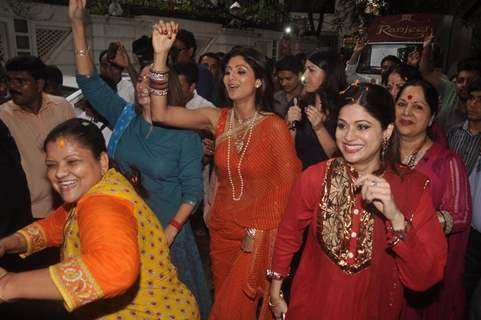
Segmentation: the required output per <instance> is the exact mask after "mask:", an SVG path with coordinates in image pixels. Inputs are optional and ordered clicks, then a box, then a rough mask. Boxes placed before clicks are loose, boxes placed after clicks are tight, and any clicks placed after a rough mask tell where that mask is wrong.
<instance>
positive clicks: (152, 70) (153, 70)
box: [149, 63, 169, 73]
mask: <svg viewBox="0 0 481 320" xmlns="http://www.w3.org/2000/svg"><path fill="white" fill-rule="evenodd" d="M149 70H150V72H153V73H168V72H169V67H167V66H166V67H165V69H164V70H155V69H154V64H153V63H152V64H151V65H150V67H149Z"/></svg>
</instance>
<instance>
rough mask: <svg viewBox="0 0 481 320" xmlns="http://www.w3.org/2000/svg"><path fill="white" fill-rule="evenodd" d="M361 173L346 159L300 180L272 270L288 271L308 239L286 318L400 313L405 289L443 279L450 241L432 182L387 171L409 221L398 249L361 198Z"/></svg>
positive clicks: (416, 175)
mask: <svg viewBox="0 0 481 320" xmlns="http://www.w3.org/2000/svg"><path fill="white" fill-rule="evenodd" d="M355 175H356V173H355V172H354V170H353V169H352V168H350V167H349V166H348V165H347V164H346V163H345V161H344V160H343V159H342V158H336V159H331V160H328V161H325V162H321V163H320V164H317V165H314V166H312V167H310V168H308V169H307V170H305V171H304V172H303V174H302V175H301V177H300V178H299V179H298V181H297V182H296V184H295V186H294V188H293V190H292V192H291V195H290V198H289V205H288V208H287V211H286V214H285V216H284V218H283V221H282V223H281V225H280V227H279V232H278V236H277V240H276V244H275V249H274V257H273V262H272V270H273V271H275V272H278V273H280V274H283V275H286V274H288V272H289V265H290V262H291V259H292V256H293V254H294V253H295V252H296V251H297V250H298V248H299V247H300V245H301V242H302V235H303V231H304V230H305V228H309V230H308V231H309V232H308V237H307V242H306V246H305V248H304V252H303V255H302V258H301V261H300V265H299V268H298V270H297V272H296V276H295V277H294V281H293V285H292V290H291V301H290V304H289V308H288V311H287V317H286V318H287V319H302V320H309V319H312V320H314V319H315V320H322V319H329V320H332V319H336V320H343V319H346V320H347V319H358V320H364V319H366V320H368V319H369V320H375V319H383V320H389V319H393V320H394V319H399V315H400V312H401V309H402V307H403V305H404V303H405V300H404V296H403V288H404V287H407V288H410V289H413V290H418V291H422V290H426V289H428V288H429V287H431V286H433V285H434V284H435V283H437V282H438V281H440V280H441V279H442V277H443V270H444V267H445V265H446V258H447V244H446V238H445V236H444V234H443V231H442V230H441V227H440V225H439V222H438V219H437V216H436V214H435V212H434V209H433V204H432V200H431V195H430V190H429V181H428V180H427V179H426V178H425V177H424V176H423V175H421V174H419V173H417V172H415V171H412V170H406V169H405V168H399V174H396V173H394V172H392V171H391V170H387V171H386V172H385V173H384V178H385V179H386V180H387V181H388V182H389V184H390V186H391V190H392V192H393V196H394V200H395V202H396V205H397V206H398V208H399V210H400V211H401V212H402V213H403V214H404V216H405V218H406V220H408V221H410V222H411V227H410V229H409V231H408V232H407V235H406V238H405V239H404V240H401V241H400V242H398V243H397V244H396V245H394V246H393V247H390V246H389V245H388V243H389V240H390V239H389V238H390V234H391V233H390V232H389V231H388V227H387V226H388V225H389V223H386V221H385V218H384V216H383V215H382V213H380V212H378V211H377V210H376V209H375V207H373V206H372V205H366V204H364V203H363V202H362V199H361V195H360V192H358V190H357V189H356V188H355V187H354V184H353V177H354V176H355Z"/></svg>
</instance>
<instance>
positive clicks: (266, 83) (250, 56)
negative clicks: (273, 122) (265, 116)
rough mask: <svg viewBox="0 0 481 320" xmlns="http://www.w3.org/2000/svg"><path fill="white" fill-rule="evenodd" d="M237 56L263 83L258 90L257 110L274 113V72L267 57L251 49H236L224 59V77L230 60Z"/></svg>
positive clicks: (240, 47) (239, 47) (241, 47)
mask: <svg viewBox="0 0 481 320" xmlns="http://www.w3.org/2000/svg"><path fill="white" fill-rule="evenodd" d="M237 56H240V57H242V58H243V59H244V60H245V61H246V62H247V64H248V65H249V66H250V67H251V68H252V70H254V75H255V77H256V79H260V80H261V81H262V85H261V86H260V87H259V88H257V89H256V102H255V103H256V108H257V109H258V110H259V111H265V112H272V99H273V89H272V88H273V84H272V70H271V68H270V67H269V64H268V61H267V58H266V56H265V55H264V54H262V53H260V52H259V51H258V50H256V49H254V48H251V47H243V46H238V47H234V48H232V50H231V51H229V52H228V53H227V54H226V55H225V56H224V58H223V59H222V75H225V69H226V67H227V64H228V63H229V60H230V59H232V58H233V57H237Z"/></svg>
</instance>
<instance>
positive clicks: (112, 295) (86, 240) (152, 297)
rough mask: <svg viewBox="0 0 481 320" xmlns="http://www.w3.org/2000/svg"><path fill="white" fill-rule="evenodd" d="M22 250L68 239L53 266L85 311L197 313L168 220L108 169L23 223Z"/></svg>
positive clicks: (65, 292)
mask: <svg viewBox="0 0 481 320" xmlns="http://www.w3.org/2000/svg"><path fill="white" fill-rule="evenodd" d="M18 233H19V234H21V235H22V236H24V237H25V239H26V241H27V252H26V253H25V255H24V256H26V255H29V254H32V253H33V252H36V251H39V250H42V249H44V248H46V247H48V246H62V250H61V253H62V257H61V262H60V263H58V264H55V265H53V266H50V267H49V272H50V277H51V279H52V281H53V282H54V284H55V286H56V287H57V289H58V291H59V292H60V294H61V295H62V298H63V301H64V304H65V307H66V308H67V310H69V311H74V312H75V313H76V316H77V317H78V318H80V319H96V318H102V319H185V320H187V319H189V320H190V319H199V310H198V306H197V303H196V301H195V298H194V296H193V295H192V293H191V292H190V291H189V290H188V289H187V287H186V286H185V285H184V284H183V283H182V282H180V281H179V280H178V278H177V272H176V270H175V267H174V266H173V265H172V263H171V262H170V259H169V247H168V245H167V239H166V237H165V234H164V232H163V227H162V226H161V225H160V222H159V220H158V219H157V217H156V216H155V214H154V213H153V212H152V210H150V208H148V207H147V205H146V204H145V202H144V201H143V200H142V199H141V198H140V197H139V196H138V195H137V193H136V192H135V191H134V189H133V188H132V186H131V185H130V184H129V182H128V181H127V180H126V179H125V178H124V177H123V176H122V175H121V174H119V173H118V172H117V171H115V170H114V169H110V170H109V171H108V172H107V173H106V174H105V175H104V176H103V178H102V180H101V181H100V182H99V183H97V184H96V185H95V186H94V187H92V189H91V190H89V191H88V192H87V194H85V195H83V196H82V197H81V198H80V200H79V201H78V202H77V204H76V205H75V206H74V207H71V208H67V207H65V206H63V207H60V208H58V209H57V210H55V211H54V212H52V213H51V214H50V215H49V216H48V217H47V218H45V219H43V220H41V221H39V222H36V223H33V224H31V225H29V226H27V227H25V228H23V229H21V230H20V231H18Z"/></svg>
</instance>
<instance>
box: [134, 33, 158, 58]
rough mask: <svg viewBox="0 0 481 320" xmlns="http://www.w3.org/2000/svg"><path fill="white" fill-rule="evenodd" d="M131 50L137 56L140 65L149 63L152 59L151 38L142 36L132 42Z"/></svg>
mask: <svg viewBox="0 0 481 320" xmlns="http://www.w3.org/2000/svg"><path fill="white" fill-rule="evenodd" d="M132 52H133V53H134V54H135V55H136V56H137V59H138V60H139V63H140V65H145V64H150V63H151V62H152V61H153V60H154V58H153V57H154V48H153V47H152V38H151V37H147V36H142V37H140V38H138V39H136V40H134V41H133V42H132Z"/></svg>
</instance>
